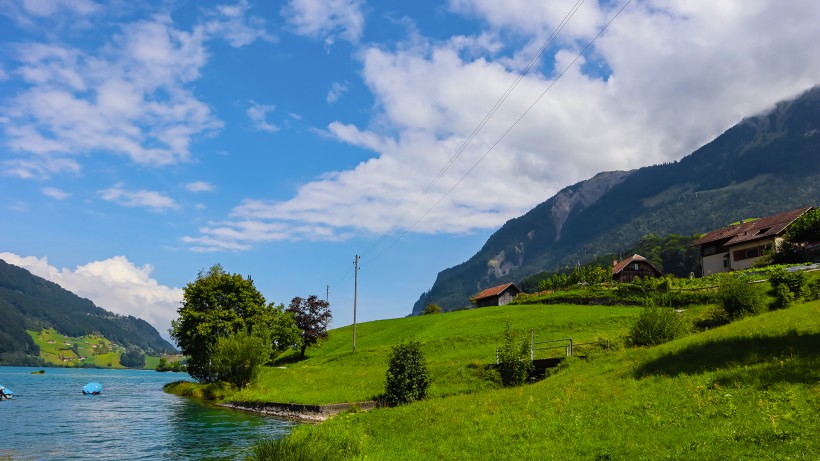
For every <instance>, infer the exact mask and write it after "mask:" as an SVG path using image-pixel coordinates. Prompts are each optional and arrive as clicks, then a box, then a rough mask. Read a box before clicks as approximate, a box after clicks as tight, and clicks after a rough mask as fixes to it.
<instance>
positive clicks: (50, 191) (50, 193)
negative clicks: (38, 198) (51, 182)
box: [42, 187, 71, 200]
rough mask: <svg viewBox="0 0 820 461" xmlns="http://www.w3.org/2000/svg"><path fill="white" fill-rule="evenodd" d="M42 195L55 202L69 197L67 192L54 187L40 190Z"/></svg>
mask: <svg viewBox="0 0 820 461" xmlns="http://www.w3.org/2000/svg"><path fill="white" fill-rule="evenodd" d="M42 192H43V195H45V196H46V197H51V198H53V199H57V200H65V199H67V198H68V197H70V196H71V194H69V193H68V192H65V191H63V190H60V189H57V188H56V187H44V188H43V189H42Z"/></svg>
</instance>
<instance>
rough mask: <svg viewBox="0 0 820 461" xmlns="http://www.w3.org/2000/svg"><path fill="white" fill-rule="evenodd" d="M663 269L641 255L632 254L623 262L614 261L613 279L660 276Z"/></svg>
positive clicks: (628, 280) (626, 279)
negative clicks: (659, 268)
mask: <svg viewBox="0 0 820 461" xmlns="http://www.w3.org/2000/svg"><path fill="white" fill-rule="evenodd" d="M661 275H663V274H661V271H659V270H658V268H657V267H655V266H653V265H652V263H651V262H649V260H647V259H646V258H644V257H643V256H641V255H632V256H630V257H628V258H626V259H624V260H623V261H621V262H617V261H613V265H612V280H614V281H616V282H631V281H633V280H634V279H635V277H641V278H646V277H660V276H661Z"/></svg>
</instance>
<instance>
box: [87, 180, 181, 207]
mask: <svg viewBox="0 0 820 461" xmlns="http://www.w3.org/2000/svg"><path fill="white" fill-rule="evenodd" d="M123 186H124V185H123V184H121V183H119V184H115V185H114V186H113V187H110V188H108V189H103V190H100V191H98V194H99V195H100V197H101V198H102V199H103V200H106V201H109V202H114V203H117V204H118V205H122V206H127V207H140V208H149V209H150V210H151V211H165V210H168V209H173V208H177V203H176V202H175V201H174V199H172V198H171V197H168V196H167V195H163V194H161V193H159V192H155V191H149V190H136V191H130V190H126V189H124V188H123Z"/></svg>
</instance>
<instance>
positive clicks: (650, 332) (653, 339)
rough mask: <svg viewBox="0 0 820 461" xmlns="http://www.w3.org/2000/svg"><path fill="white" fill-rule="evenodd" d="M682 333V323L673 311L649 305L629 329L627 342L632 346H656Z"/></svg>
mask: <svg viewBox="0 0 820 461" xmlns="http://www.w3.org/2000/svg"><path fill="white" fill-rule="evenodd" d="M682 333H683V322H682V321H681V319H680V317H678V314H677V313H676V312H675V310H674V309H671V308H668V307H657V306H655V305H649V306H647V307H645V308H644V309H643V311H642V312H641V315H640V316H638V318H637V319H636V320H635V323H634V324H633V325H632V327H631V328H630V329H629V342H630V343H631V344H632V345H634V346H656V345H658V344H663V343H665V342H667V341H671V340H673V339H675V338H677V337H679V336H680V335H681V334H682Z"/></svg>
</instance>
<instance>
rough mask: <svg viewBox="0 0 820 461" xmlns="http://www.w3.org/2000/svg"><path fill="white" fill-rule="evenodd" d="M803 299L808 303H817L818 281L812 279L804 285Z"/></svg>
mask: <svg viewBox="0 0 820 461" xmlns="http://www.w3.org/2000/svg"><path fill="white" fill-rule="evenodd" d="M805 297H806V299H807V300H808V301H817V300H818V299H820V279H814V280H812V281H811V282H809V283H807V284H806V294H805Z"/></svg>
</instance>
